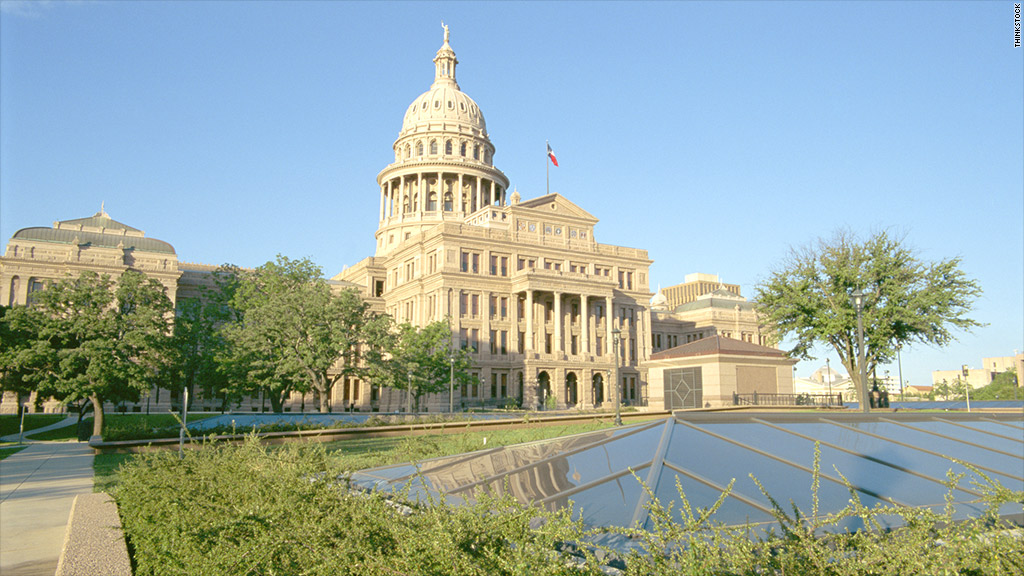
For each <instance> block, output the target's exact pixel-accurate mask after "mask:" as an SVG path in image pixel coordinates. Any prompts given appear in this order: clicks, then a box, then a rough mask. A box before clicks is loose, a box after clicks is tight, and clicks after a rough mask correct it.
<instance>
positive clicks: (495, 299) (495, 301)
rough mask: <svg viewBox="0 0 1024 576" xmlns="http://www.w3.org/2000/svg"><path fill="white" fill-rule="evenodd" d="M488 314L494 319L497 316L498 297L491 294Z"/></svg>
mask: <svg viewBox="0 0 1024 576" xmlns="http://www.w3.org/2000/svg"><path fill="white" fill-rule="evenodd" d="M490 315H491V319H492V320H493V319H496V318H497V317H498V297H497V296H493V295H492V296H491V307H490Z"/></svg>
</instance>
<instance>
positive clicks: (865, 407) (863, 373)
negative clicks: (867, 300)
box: [850, 288, 871, 413]
mask: <svg viewBox="0 0 1024 576" xmlns="http://www.w3.org/2000/svg"><path fill="white" fill-rule="evenodd" d="M850 301H851V302H852V303H853V307H854V308H855V309H856V310H857V362H858V363H859V364H860V390H859V391H858V395H859V396H860V411H861V412H864V413H868V412H870V411H871V406H870V404H869V403H868V371H867V366H866V365H865V362H864V318H863V314H862V311H863V310H864V293H863V292H861V291H860V288H858V289H856V290H854V291H853V294H851V295H850Z"/></svg>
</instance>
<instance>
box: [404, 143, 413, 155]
mask: <svg viewBox="0 0 1024 576" xmlns="http://www.w3.org/2000/svg"><path fill="white" fill-rule="evenodd" d="M409 156H412V149H411V148H410V146H409V145H408V144H406V145H405V157H406V158H408V157H409Z"/></svg>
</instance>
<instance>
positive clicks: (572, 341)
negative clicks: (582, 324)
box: [569, 334, 577, 355]
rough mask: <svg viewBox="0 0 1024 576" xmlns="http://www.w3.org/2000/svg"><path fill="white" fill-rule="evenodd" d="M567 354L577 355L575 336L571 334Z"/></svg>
mask: <svg viewBox="0 0 1024 576" xmlns="http://www.w3.org/2000/svg"><path fill="white" fill-rule="evenodd" d="M569 353H570V354H573V355H575V354H576V353H577V352H576V335H575V334H573V335H572V337H570V338H569Z"/></svg>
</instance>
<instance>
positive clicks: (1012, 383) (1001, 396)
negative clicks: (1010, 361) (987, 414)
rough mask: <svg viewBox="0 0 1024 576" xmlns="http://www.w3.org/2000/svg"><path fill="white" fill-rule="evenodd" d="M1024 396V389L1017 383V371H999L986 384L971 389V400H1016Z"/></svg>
mask: <svg viewBox="0 0 1024 576" xmlns="http://www.w3.org/2000/svg"><path fill="white" fill-rule="evenodd" d="M1018 398H1024V391H1022V390H1021V389H1020V387H1019V386H1018V385H1017V372H1016V371H1015V370H1010V371H1008V372H1000V373H999V374H996V375H995V377H994V378H992V382H989V384H988V385H987V386H983V387H981V388H978V389H977V390H973V389H972V390H971V399H972V400H1016V399H1018Z"/></svg>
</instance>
